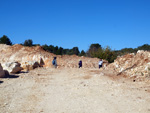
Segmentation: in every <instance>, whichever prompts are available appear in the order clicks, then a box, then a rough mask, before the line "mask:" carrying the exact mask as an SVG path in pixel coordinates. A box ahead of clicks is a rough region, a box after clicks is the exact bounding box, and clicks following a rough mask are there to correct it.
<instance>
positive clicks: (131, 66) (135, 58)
mask: <svg viewBox="0 0 150 113" xmlns="http://www.w3.org/2000/svg"><path fill="white" fill-rule="evenodd" d="M149 62H150V52H148V51H143V50H139V51H138V52H137V53H136V54H134V53H131V54H127V55H124V56H121V57H118V58H117V59H116V60H115V61H114V63H112V64H110V65H109V66H108V67H107V69H111V70H113V71H114V72H117V73H118V75H126V76H128V77H130V78H134V80H138V81H140V80H144V79H145V78H149V77H150V63H149Z"/></svg>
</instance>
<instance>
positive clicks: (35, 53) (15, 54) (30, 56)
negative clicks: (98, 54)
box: [0, 44, 107, 68]
mask: <svg viewBox="0 0 150 113" xmlns="http://www.w3.org/2000/svg"><path fill="white" fill-rule="evenodd" d="M0 52H1V54H0V58H1V59H0V62H1V63H4V62H19V63H21V64H22V63H24V62H27V61H37V62H39V63H40V62H41V61H43V63H44V65H43V66H44V67H51V66H52V60H53V57H54V56H57V63H58V67H69V68H77V67H78V61H79V60H82V61H83V68H98V61H99V59H97V58H87V57H79V56H76V55H71V56H69V55H62V56H61V55H54V54H52V53H49V52H46V51H45V50H43V48H42V47H40V46H34V47H24V46H22V45H19V44H16V45H13V46H8V45H4V44H0ZM105 62H106V61H105ZM106 64H107V62H106Z"/></svg>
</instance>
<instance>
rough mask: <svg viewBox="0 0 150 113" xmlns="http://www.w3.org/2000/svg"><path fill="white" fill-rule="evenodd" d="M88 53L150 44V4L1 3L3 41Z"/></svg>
mask: <svg viewBox="0 0 150 113" xmlns="http://www.w3.org/2000/svg"><path fill="white" fill-rule="evenodd" d="M3 35H7V36H8V37H9V38H10V40H11V41H12V42H13V43H15V44H16V43H23V42H24V41H25V40H27V39H32V40H33V43H34V44H41V45H44V44H47V45H54V46H59V47H60V46H61V47H63V48H72V47H75V46H77V47H79V49H80V50H82V49H83V50H85V51H86V50H87V49H88V48H89V46H90V44H92V43H99V44H100V45H102V47H106V46H110V47H111V48H112V49H113V50H119V49H122V48H126V47H127V48H129V47H132V48H136V47H137V46H141V45H143V44H150V0H0V37H2V36H3Z"/></svg>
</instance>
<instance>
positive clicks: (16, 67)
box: [2, 62, 22, 73]
mask: <svg viewBox="0 0 150 113" xmlns="http://www.w3.org/2000/svg"><path fill="white" fill-rule="evenodd" d="M2 66H3V69H4V70H7V71H8V72H9V73H18V72H20V71H21V70H22V68H21V67H20V63H18V62H7V63H3V64H2Z"/></svg>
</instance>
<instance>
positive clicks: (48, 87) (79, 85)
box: [0, 68, 150, 113]
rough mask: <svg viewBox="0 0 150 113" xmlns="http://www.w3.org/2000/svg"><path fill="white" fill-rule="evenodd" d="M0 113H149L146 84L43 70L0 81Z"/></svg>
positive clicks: (89, 73)
mask: <svg viewBox="0 0 150 113" xmlns="http://www.w3.org/2000/svg"><path fill="white" fill-rule="evenodd" d="M0 81H1V82H0V112H1V113H150V84H148V83H147V84H145V83H144V82H132V81H129V80H126V79H123V78H122V79H111V78H109V77H108V76H107V72H105V73H104V72H102V70H97V69H68V68H64V69H51V68H48V69H45V68H39V69H36V70H33V71H30V72H29V73H21V74H19V75H14V76H12V77H11V78H5V79H0Z"/></svg>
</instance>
